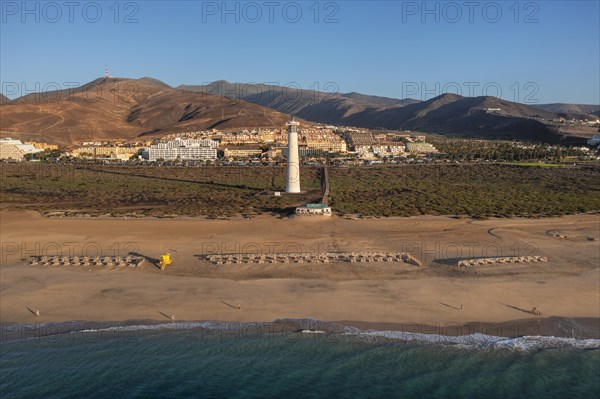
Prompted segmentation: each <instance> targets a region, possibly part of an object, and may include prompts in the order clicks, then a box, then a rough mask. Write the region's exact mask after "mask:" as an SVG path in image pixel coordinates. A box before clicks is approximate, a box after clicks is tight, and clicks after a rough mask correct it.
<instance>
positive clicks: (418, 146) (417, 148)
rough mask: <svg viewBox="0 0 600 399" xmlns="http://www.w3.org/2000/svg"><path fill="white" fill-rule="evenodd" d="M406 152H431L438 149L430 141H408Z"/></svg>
mask: <svg viewBox="0 0 600 399" xmlns="http://www.w3.org/2000/svg"><path fill="white" fill-rule="evenodd" d="M406 152H410V153H411V154H431V153H436V152H438V150H437V149H436V148H435V147H434V146H433V145H431V144H429V143H406Z"/></svg>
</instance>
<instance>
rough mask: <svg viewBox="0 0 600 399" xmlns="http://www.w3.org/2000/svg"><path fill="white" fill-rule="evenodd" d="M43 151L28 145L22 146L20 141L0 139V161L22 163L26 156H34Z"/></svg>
mask: <svg viewBox="0 0 600 399" xmlns="http://www.w3.org/2000/svg"><path fill="white" fill-rule="evenodd" d="M43 151H44V150H42V149H38V148H35V147H34V146H33V145H30V144H23V143H22V142H21V140H13V139H11V138H4V139H0V159H4V160H12V161H22V160H23V159H24V158H25V155H27V154H35V153H36V152H43Z"/></svg>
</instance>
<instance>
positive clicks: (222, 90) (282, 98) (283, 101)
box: [178, 80, 419, 124]
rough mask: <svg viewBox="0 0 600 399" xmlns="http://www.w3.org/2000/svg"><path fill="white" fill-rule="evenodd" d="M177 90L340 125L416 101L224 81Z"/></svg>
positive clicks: (186, 86) (187, 86)
mask: <svg viewBox="0 0 600 399" xmlns="http://www.w3.org/2000/svg"><path fill="white" fill-rule="evenodd" d="M178 88H181V89H185V90H189V91H195V92H201V93H209V94H214V95H217V96H221V97H228V98H237V99H240V100H244V101H248V102H251V103H254V104H259V105H262V106H265V107H269V108H272V109H274V110H276V111H279V112H284V113H286V114H290V115H295V116H298V117H300V118H303V119H307V120H311V121H314V122H319V123H332V124H339V122H340V120H342V119H344V118H346V117H348V116H350V115H352V114H355V113H359V112H362V111H365V110H367V109H369V108H377V109H380V108H381V109H384V108H386V107H387V106H396V107H401V106H404V105H408V104H413V103H416V102H419V101H418V100H413V99H406V100H399V99H395V98H388V97H378V96H369V95H366V94H360V93H354V92H353V93H347V94H342V93H329V92H319V91H315V90H306V89H300V88H297V87H293V86H289V87H284V86H277V85H265V84H260V83H259V84H252V83H230V82H227V81H225V80H219V81H216V82H213V83H210V84H207V85H199V86H193V85H181V86H178ZM324 89H326V88H324Z"/></svg>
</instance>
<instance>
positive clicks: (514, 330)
mask: <svg viewBox="0 0 600 399" xmlns="http://www.w3.org/2000/svg"><path fill="white" fill-rule="evenodd" d="M196 329H199V330H206V331H211V332H217V331H218V332H223V333H235V334H236V335H230V337H231V336H235V337H236V339H242V338H259V337H263V336H269V335H273V334H309V333H315V334H319V333H320V334H325V335H326V336H332V335H334V336H335V335H346V334H349V335H361V334H367V335H368V334H372V335H374V336H383V337H385V336H386V335H393V334H394V333H397V334H400V335H401V336H403V337H404V338H413V339H416V340H418V339H419V337H438V338H461V337H473V336H482V337H494V338H506V339H514V338H525V337H544V338H568V339H575V340H597V341H598V342H597V344H598V348H600V318H591V317H587V318H567V317H554V316H553V317H538V318H524V319H516V320H507V321H502V322H498V323H490V322H481V323H480V322H469V323H448V324H446V325H440V324H438V325H431V324H424V323H402V322H394V323H389V322H381V323H378V322H363V321H351V320H341V321H324V320H316V319H292V318H280V319H276V320H273V321H252V322H248V321H233V320H230V321H218V320H168V321H167V320H165V321H160V320H148V319H144V320H123V321H89V320H73V321H56V322H53V321H46V322H44V323H19V322H6V321H3V322H0V342H5V341H12V340H20V339H28V338H44V337H49V336H53V335H61V334H67V333H83V334H85V333H88V334H92V333H96V334H101V333H106V336H107V337H109V336H110V334H109V333H117V334H118V333H123V332H131V333H134V332H144V331H158V332H162V331H167V330H171V331H183V330H196ZM384 333H385V334H384ZM97 337H101V335H97Z"/></svg>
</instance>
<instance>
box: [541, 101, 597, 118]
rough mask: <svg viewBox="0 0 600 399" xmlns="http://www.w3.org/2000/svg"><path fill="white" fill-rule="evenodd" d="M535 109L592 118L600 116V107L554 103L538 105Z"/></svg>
mask: <svg viewBox="0 0 600 399" xmlns="http://www.w3.org/2000/svg"><path fill="white" fill-rule="evenodd" d="M534 107H537V108H540V109H543V110H544V111H550V112H556V113H559V114H581V115H586V116H588V117H591V118H593V117H598V116H600V105H591V104H563V103H553V104H536V105H534Z"/></svg>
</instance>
